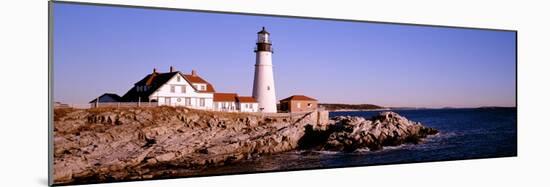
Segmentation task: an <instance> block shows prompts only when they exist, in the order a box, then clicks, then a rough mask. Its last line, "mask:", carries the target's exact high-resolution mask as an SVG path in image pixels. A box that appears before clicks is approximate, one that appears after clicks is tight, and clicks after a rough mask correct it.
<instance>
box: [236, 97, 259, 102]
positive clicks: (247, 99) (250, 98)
mask: <svg viewBox="0 0 550 187" xmlns="http://www.w3.org/2000/svg"><path fill="white" fill-rule="evenodd" d="M237 100H238V101H239V102H240V103H256V102H257V101H256V99H254V97H249V96H240V97H237Z"/></svg>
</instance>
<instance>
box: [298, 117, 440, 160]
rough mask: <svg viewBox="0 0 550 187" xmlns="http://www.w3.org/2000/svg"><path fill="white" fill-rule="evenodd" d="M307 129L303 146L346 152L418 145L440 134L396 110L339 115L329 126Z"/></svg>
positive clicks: (302, 141)
mask: <svg viewBox="0 0 550 187" xmlns="http://www.w3.org/2000/svg"><path fill="white" fill-rule="evenodd" d="M306 131H307V133H306V136H304V137H303V138H302V140H301V145H302V147H308V148H311V147H313V148H316V149H321V150H330V151H344V152H351V151H355V150H357V149H360V148H368V149H369V150H372V151H374V150H379V149H382V147H383V146H396V145H400V144H404V143H415V144H416V143H418V142H419V141H420V140H421V139H422V138H425V137H426V136H428V135H433V134H437V133H438V131H437V130H436V129H433V128H429V127H425V126H423V125H422V124H420V123H418V122H413V121H410V120H408V119H406V118H404V117H403V116H400V115H399V114H397V113H395V112H382V113H380V114H379V115H377V116H374V117H373V118H372V119H365V118H362V117H352V116H337V117H335V118H333V119H332V121H331V124H329V125H328V126H325V127H317V128H316V129H315V128H314V127H312V126H308V128H307V129H306Z"/></svg>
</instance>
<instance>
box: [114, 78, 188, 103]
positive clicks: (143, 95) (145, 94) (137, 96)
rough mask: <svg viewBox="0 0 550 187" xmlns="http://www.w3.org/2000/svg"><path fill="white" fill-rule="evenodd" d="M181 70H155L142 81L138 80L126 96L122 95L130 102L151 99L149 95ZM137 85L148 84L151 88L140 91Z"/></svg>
mask: <svg viewBox="0 0 550 187" xmlns="http://www.w3.org/2000/svg"><path fill="white" fill-rule="evenodd" d="M178 73H179V72H168V73H158V72H153V73H151V74H148V75H147V76H145V77H144V78H143V79H141V80H140V81H138V82H136V83H135V84H134V86H133V87H132V88H130V90H128V92H126V94H124V96H122V99H123V100H124V101H127V102H130V101H134V102H135V101H138V100H140V101H149V96H150V95H151V94H153V93H154V92H155V91H156V90H158V89H159V88H160V87H161V86H162V85H164V84H166V82H168V81H169V80H170V79H171V78H172V77H174V75H177V74H178ZM136 86H148V87H149V88H148V89H147V91H141V92H138V91H137V88H136Z"/></svg>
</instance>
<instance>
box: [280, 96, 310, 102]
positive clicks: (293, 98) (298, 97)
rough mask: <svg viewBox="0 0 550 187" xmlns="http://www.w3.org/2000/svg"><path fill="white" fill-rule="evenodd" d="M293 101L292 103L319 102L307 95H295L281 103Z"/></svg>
mask: <svg viewBox="0 0 550 187" xmlns="http://www.w3.org/2000/svg"><path fill="white" fill-rule="evenodd" d="M291 100H292V101H317V99H313V98H311V97H308V96H305V95H293V96H290V97H287V98H285V99H282V100H281V101H291Z"/></svg>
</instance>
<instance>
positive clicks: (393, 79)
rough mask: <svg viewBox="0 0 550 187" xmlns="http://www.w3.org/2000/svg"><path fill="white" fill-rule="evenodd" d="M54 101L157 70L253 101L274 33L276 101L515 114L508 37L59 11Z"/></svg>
mask: <svg viewBox="0 0 550 187" xmlns="http://www.w3.org/2000/svg"><path fill="white" fill-rule="evenodd" d="M53 14H54V15H53V17H54V18H53V88H54V100H55V101H59V102H63V103H68V104H71V105H86V104H87V103H88V102H89V101H91V100H93V99H94V98H96V97H97V96H99V95H101V94H103V93H116V94H119V95H121V96H122V95H124V94H125V93H126V92H127V91H128V90H129V89H130V88H131V87H132V86H133V84H134V83H135V82H137V81H139V80H140V79H142V78H143V77H145V76H146V75H147V74H149V73H151V72H152V69H153V68H157V71H159V72H168V71H169V67H170V66H174V68H176V70H179V71H182V72H184V73H190V72H191V70H193V69H194V70H196V71H197V73H198V74H199V75H200V76H201V77H203V78H204V79H206V80H207V81H209V82H210V83H212V84H213V85H214V87H215V89H216V91H217V92H233V93H238V94H239V95H243V96H250V95H251V94H252V85H253V79H254V63H255V53H254V47H255V41H256V37H257V35H256V33H257V32H258V31H259V30H261V28H262V26H265V27H266V29H267V30H268V31H269V32H270V33H271V35H270V38H271V40H272V43H273V48H274V54H273V71H274V76H275V89H276V96H277V98H278V99H283V98H286V97H288V96H291V95H295V94H301V95H307V96H310V97H313V98H316V99H318V100H319V101H320V102H322V103H349V104H360V103H369V104H376V105H381V106H387V107H434V108H438V107H480V106H516V34H515V32H510V31H496V30H480V29H464V28H448V27H431V26H413V25H400V24H385V23H370V22H348V21H334V20H318V19H297V18H284V17H270V16H252V15H238V14H224V13H207V12H193V11H179V10H178V11H176V10H160V9H143V8H129V7H108V6H95V5H78V4H63V3H55V4H54V11H53Z"/></svg>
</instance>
